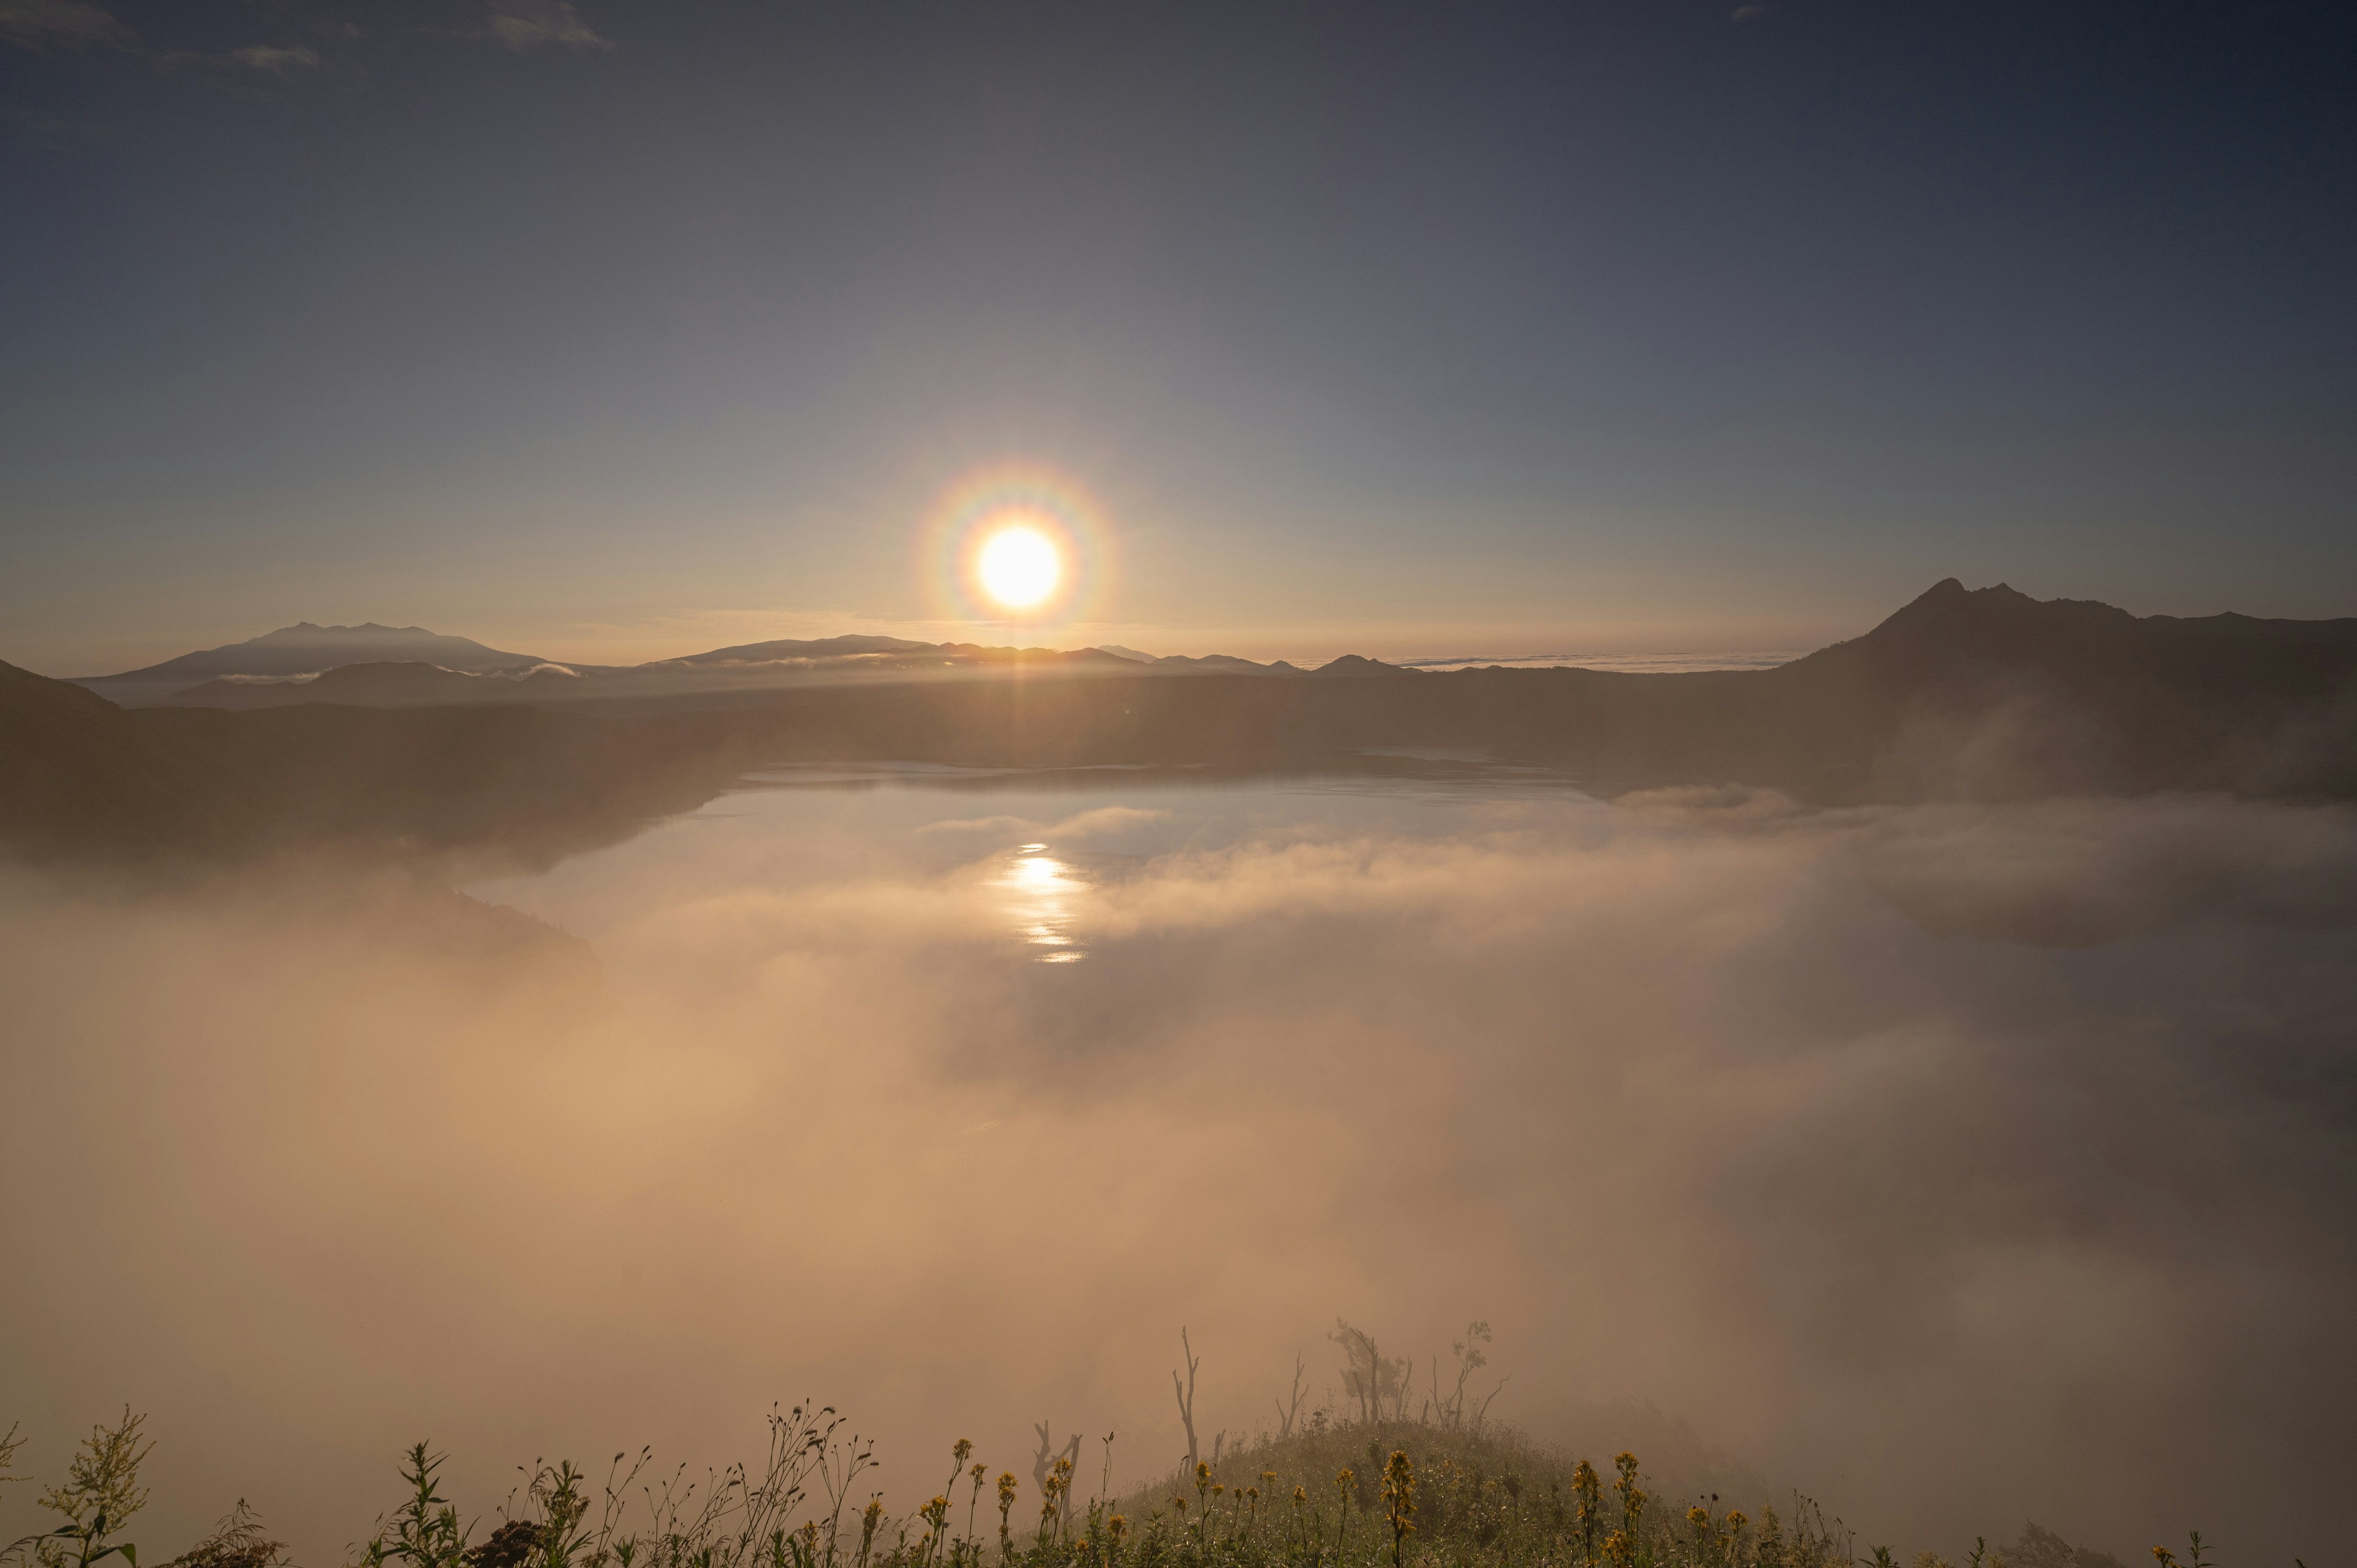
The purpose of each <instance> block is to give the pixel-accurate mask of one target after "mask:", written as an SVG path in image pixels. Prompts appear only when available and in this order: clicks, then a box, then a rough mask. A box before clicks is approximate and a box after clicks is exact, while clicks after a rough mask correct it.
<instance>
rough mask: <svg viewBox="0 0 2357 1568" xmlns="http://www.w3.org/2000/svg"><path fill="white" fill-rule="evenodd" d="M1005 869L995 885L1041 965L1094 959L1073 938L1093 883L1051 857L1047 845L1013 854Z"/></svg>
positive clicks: (1026, 847) (1019, 933) (1025, 847)
mask: <svg viewBox="0 0 2357 1568" xmlns="http://www.w3.org/2000/svg"><path fill="white" fill-rule="evenodd" d="M1004 867H1005V869H1004V870H1003V872H1002V873H1001V875H999V876H998V877H997V878H996V880H995V881H994V882H993V883H992V884H991V886H994V887H997V888H999V889H1001V890H1003V891H1004V892H1005V893H1006V896H1007V897H1006V908H1007V912H1008V913H1009V914H1010V915H1012V916H1013V917H1014V918H1015V931H1016V934H1017V936H1019V937H1021V938H1022V939H1023V940H1024V941H1026V942H1028V943H1029V944H1030V945H1031V946H1033V947H1036V948H1041V949H1045V951H1042V952H1039V953H1038V954H1035V955H1034V957H1035V958H1036V959H1037V961H1039V962H1040V963H1078V962H1080V961H1081V960H1082V959H1083V958H1085V957H1087V956H1088V955H1087V954H1086V953H1085V952H1084V951H1083V950H1082V948H1081V946H1080V944H1079V942H1078V941H1077V940H1075V939H1074V937H1073V935H1072V930H1073V927H1074V926H1075V925H1076V924H1077V923H1078V921H1079V914H1080V911H1079V905H1080V897H1081V894H1082V892H1083V891H1084V890H1085V888H1086V886H1087V884H1086V883H1084V882H1082V879H1081V878H1080V877H1079V876H1078V875H1074V873H1073V871H1072V868H1071V866H1069V865H1065V864H1064V863H1063V862H1062V861H1060V860H1058V859H1057V858H1056V857H1055V856H1054V855H1052V854H1049V853H1048V846H1047V845H1046V844H1044V843H1027V844H1024V845H1022V846H1021V847H1019V848H1017V849H1016V850H1013V851H1011V852H1010V853H1009V854H1007V856H1006V860H1005V862H1004Z"/></svg>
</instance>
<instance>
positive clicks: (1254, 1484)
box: [0, 1407, 2203, 1568]
mask: <svg viewBox="0 0 2357 1568" xmlns="http://www.w3.org/2000/svg"><path fill="white" fill-rule="evenodd" d="M844 1431H845V1426H844V1423H843V1421H842V1420H841V1418H840V1417H838V1416H837V1415H836V1414H835V1412H833V1411H832V1410H827V1409H814V1408H811V1407H797V1408H795V1409H794V1410H792V1411H791V1412H773V1413H772V1415H771V1417H770V1449H769V1453H768V1454H767V1455H766V1456H765V1457H764V1458H763V1459H761V1460H760V1461H759V1462H756V1463H754V1464H751V1465H743V1466H733V1467H731V1468H730V1469H728V1470H727V1471H726V1472H722V1473H720V1474H717V1475H709V1476H705V1477H689V1476H687V1475H686V1474H685V1473H684V1472H683V1471H681V1472H674V1473H673V1474H672V1475H670V1476H669V1477H662V1476H660V1475H656V1474H654V1473H652V1472H651V1466H650V1458H651V1456H650V1455H647V1454H644V1453H641V1454H640V1455H638V1456H637V1458H636V1460H635V1462H634V1461H633V1460H632V1459H631V1458H630V1456H629V1455H616V1457H615V1461H614V1465H613V1467H612V1469H611V1471H610V1473H609V1474H608V1476H607V1477H605V1478H604V1479H603V1480H602V1481H600V1480H598V1479H597V1478H594V1477H589V1476H587V1475H586V1474H585V1473H584V1472H582V1471H580V1470H578V1469H576V1468H575V1467H574V1466H572V1465H571V1464H569V1463H567V1464H562V1465H556V1466H542V1467H540V1468H539V1469H538V1470H537V1471H536V1472H534V1473H533V1475H532V1478H531V1480H530V1482H529V1483H528V1484H527V1485H526V1486H524V1487H520V1488H519V1489H518V1490H516V1491H515V1492H513V1493H511V1494H510V1495H509V1497H508V1498H506V1499H505V1501H504V1502H503V1503H499V1504H497V1505H496V1506H495V1507H493V1508H491V1509H484V1507H483V1503H484V1502H486V1501H489V1500H490V1499H466V1500H464V1502H463V1503H462V1502H461V1501H459V1500H454V1499H451V1498H445V1497H444V1495H443V1494H442V1492H441V1490H440V1487H439V1481H438V1475H437V1472H438V1470H439V1468H440V1465H441V1458H440V1456H439V1455H436V1454H435V1453H433V1451H432V1450H431V1448H430V1447H429V1445H427V1444H416V1445H415V1446H414V1447H413V1448H412V1449H411V1450H410V1451H409V1452H408V1454H407V1455H404V1458H403V1459H402V1461H401V1465H400V1479H399V1483H398V1485H399V1487H400V1490H399V1492H398V1493H397V1494H395V1495H394V1497H393V1498H391V1499H389V1500H392V1501H393V1509H392V1510H391V1511H390V1512H388V1513H386V1514H384V1515H382V1516H381V1517H380V1518H378V1519H377V1520H375V1521H374V1523H373V1525H370V1524H367V1523H366V1522H364V1521H361V1520H354V1521H353V1523H354V1525H355V1527H356V1529H355V1533H356V1534H360V1535H361V1536H362V1542H361V1545H360V1546H359V1547H358V1548H357V1549H356V1550H355V1551H354V1552H353V1553H352V1568H395V1565H398V1568H1832V1565H1833V1564H1836V1563H1840V1564H1847V1563H1873V1564H1877V1565H1879V1568H1889V1565H1891V1564H1912V1565H1913V1568H1965V1565H1970V1568H2121V1565H2120V1564H2119V1563H2118V1562H2117V1560H2116V1559H2115V1558H2113V1557H2111V1556H2109V1555H2107V1554H2105V1553H2103V1552H2093V1551H2089V1550H2086V1549H2083V1548H2078V1547H2073V1546H2072V1545H2071V1544H2070V1543H2069V1542H2067V1541H2063V1540H2062V1539H2061V1537H2060V1536H2058V1535H2056V1534H2054V1533H2053V1532H2052V1531H2050V1530H2042V1529H2040V1527H2038V1526H2036V1525H2034V1524H2033V1525H2029V1526H2027V1527H2025V1528H2024V1529H2023V1530H2022V1531H2021V1533H2020V1535H2019V1537H2018V1539H2017V1541H2015V1543H2014V1544H2013V1545H2012V1546H2011V1547H2010V1548H2007V1549H2005V1550H2002V1551H2000V1550H1995V1549H1991V1548H1988V1547H1986V1545H1981V1546H1976V1548H1975V1550H1974V1551H1972V1552H1969V1553H1967V1554H1965V1555H1964V1557H1963V1559H1962V1560H1961V1562H1960V1563H1950V1561H1949V1560H1948V1559H1945V1558H1943V1557H1940V1556H1938V1555H1937V1554H1935V1553H1933V1552H1905V1551H1900V1550H1896V1549H1894V1548H1892V1547H1889V1546H1886V1545H1879V1544H1877V1545H1872V1546H1868V1545H1866V1544H1865V1543H1862V1542H1860V1541H1858V1540H1857V1538H1856V1536H1855V1535H1854V1533H1853V1532H1852V1531H1850V1530H1848V1529H1846V1527H1845V1526H1844V1525H1843V1524H1842V1523H1841V1522H1840V1520H1838V1519H1835V1518H1832V1517H1830V1516H1828V1515H1827V1514H1826V1513H1825V1512H1824V1510H1823V1509H1820V1508H1819V1507H1818V1506H1817V1505H1816V1504H1815V1503H1813V1502H1812V1501H1810V1500H1809V1499H1807V1498H1799V1497H1792V1498H1786V1499H1785V1500H1784V1502H1783V1504H1782V1506H1781V1507H1779V1506H1777V1505H1775V1504H1773V1503H1770V1502H1767V1501H1765V1500H1762V1501H1761V1502H1760V1503H1758V1504H1756V1505H1754V1509H1746V1508H1744V1507H1742V1506H1740V1504H1739V1503H1738V1502H1737V1501H1736V1500H1734V1499H1722V1498H1712V1497H1702V1498H1692V1499H1686V1498H1677V1497H1674V1496H1667V1495H1664V1494H1663V1491H1662V1490H1661V1489H1660V1488H1659V1487H1657V1485H1656V1483H1655V1482H1654V1480H1653V1478H1652V1477H1651V1476H1650V1475H1648V1474H1647V1472H1646V1471H1645V1469H1644V1468H1643V1465H1642V1462H1641V1460H1640V1459H1639V1457H1638V1456H1637V1455H1633V1454H1628V1453H1622V1454H1620V1455H1613V1456H1611V1457H1610V1458H1609V1460H1605V1461H1604V1462H1602V1463H1601V1464H1593V1463H1590V1462H1588V1461H1587V1460H1585V1459H1582V1458H1578V1457H1575V1456H1574V1455H1569V1454H1566V1453H1562V1452H1560V1451H1557V1450H1555V1449H1553V1448H1550V1447H1548V1446H1546V1445H1544V1444H1539V1443H1535V1442H1534V1441H1533V1440H1531V1439H1530V1438H1529V1437H1527V1436H1525V1435H1523V1434H1520V1433H1517V1432H1515V1431H1514V1430H1512V1428H1509V1427H1503V1426H1499V1425H1494V1424H1487V1423H1478V1422H1476V1421H1469V1420H1466V1419H1464V1418H1463V1415H1462V1412H1457V1413H1455V1414H1451V1413H1450V1412H1441V1413H1440V1414H1439V1415H1438V1416H1437V1417H1436V1418H1434V1419H1427V1420H1398V1419H1392V1420H1383V1419H1374V1420H1358V1421H1344V1422H1335V1421H1331V1420H1327V1419H1320V1418H1318V1417H1316V1416H1313V1417H1311V1418H1310V1419H1309V1420H1308V1422H1307V1423H1304V1424H1303V1426H1302V1429H1301V1430H1300V1431H1298V1432H1296V1433H1294V1434H1290V1435H1287V1436H1282V1437H1269V1438H1263V1439H1260V1440H1257V1441H1253V1442H1249V1443H1246V1444H1243V1445H1242V1446H1241V1447H1238V1448H1236V1449H1233V1450H1228V1449H1226V1448H1225V1445H1224V1444H1222V1451H1221V1452H1220V1454H1219V1455H1218V1460H1217V1463H1216V1464H1215V1463H1213V1461H1212V1460H1211V1459H1210V1458H1203V1459H1200V1460H1199V1462H1198V1463H1197V1464H1196V1465H1195V1466H1192V1467H1191V1468H1189V1467H1184V1466H1182V1467H1181V1468H1179V1470H1177V1471H1175V1472H1174V1473H1173V1474H1171V1475H1169V1476H1168V1477H1165V1478H1164V1479H1163V1480H1161V1481H1160V1482H1158V1483H1157V1484H1155V1485H1152V1486H1148V1487H1141V1488H1138V1489H1136V1490H1135V1491H1132V1492H1130V1493H1128V1494H1127V1495H1125V1496H1122V1497H1118V1498H1112V1499H1110V1500H1108V1499H1106V1498H1103V1496H1102V1495H1099V1496H1097V1497H1095V1498H1092V1500H1090V1501H1087V1502H1085V1503H1083V1502H1081V1501H1078V1500H1077V1494H1084V1493H1086V1492H1088V1491H1089V1490H1091V1489H1092V1488H1091V1487H1089V1485H1088V1482H1087V1480H1085V1479H1083V1478H1082V1477H1079V1476H1078V1475H1076V1473H1075V1472H1076V1469H1077V1463H1076V1461H1077V1460H1080V1459H1082V1458H1087V1457H1094V1456H1093V1455H1087V1456H1084V1455H1077V1454H1076V1452H1075V1450H1076V1449H1077V1447H1078V1444H1073V1445H1071V1447H1068V1448H1067V1449H1066V1451H1065V1453H1064V1454H1062V1455H1055V1456H1052V1457H1051V1456H1050V1455H1049V1454H1048V1452H1047V1444H1046V1441H1045V1438H1044V1435H1043V1439H1042V1445H1041V1449H1042V1451H1041V1453H1040V1454H1039V1455H1037V1456H1035V1458H1034V1460H1033V1461H1032V1462H1031V1464H1030V1465H1029V1466H1028V1468H1030V1470H1031V1472H1032V1477H1033V1478H1032V1480H1031V1481H1030V1482H1029V1483H1028V1484H1027V1483H1026V1482H1024V1481H1023V1480H1022V1479H1021V1478H1019V1477H1017V1475H1016V1474H1015V1473H1014V1472H1013V1471H1012V1470H1001V1469H997V1468H996V1466H992V1465H990V1464H988V1463H985V1462H984V1461H982V1460H980V1459H978V1458H977V1457H976V1455H975V1453H974V1447H973V1445H972V1444H968V1443H965V1442H960V1443H958V1444H955V1445H954V1446H953V1447H952V1449H951V1450H950V1454H949V1458H950V1461H951V1466H950V1469H949V1471H948V1476H947V1479H946V1480H945V1482H944V1483H943V1484H942V1487H941V1489H940V1490H939V1491H938V1492H937V1493H935V1494H934V1495H933V1496H932V1497H931V1498H930V1499H928V1500H924V1501H918V1500H916V1499H915V1498H890V1499H888V1498H885V1497H884V1496H883V1495H882V1493H880V1492H879V1491H878V1490H877V1488H876V1487H875V1485H874V1482H875V1479H876V1470H875V1456H874V1452H873V1450H872V1448H867V1447H864V1446H862V1445H860V1444H857V1443H856V1442H855V1441H853V1440H849V1439H846V1438H845V1437H844V1436H843V1433H844ZM14 1439H15V1434H14V1432H13V1431H12V1432H11V1433H10V1434H7V1435H6V1436H5V1437H0V1483H5V1481H7V1480H9V1479H12V1478H15V1479H22V1478H21V1477H10V1476H9V1473H8V1471H9V1460H10V1458H11V1456H12V1455H13V1452H14V1450H15V1448H16V1443H15V1441H14ZM149 1446H150V1445H149V1444H147V1443H146V1441H145V1439H144V1437H143V1436H142V1435H141V1432H140V1418H139V1417H137V1416H135V1415H133V1414H131V1413H130V1412H124V1417H123V1418H122V1419H121V1420H120V1421H118V1422H117V1423H113V1425H110V1426H102V1427H100V1428H98V1429H96V1430H95V1431H93V1432H92V1434H91V1436H90V1438H89V1440H88V1441H87V1442H85V1443H84V1444H83V1445H82V1448H81V1452H80V1453H79V1454H78V1455H76V1456H75V1458H74V1460H73V1461H72V1464H71V1466H70V1469H69V1473H68V1474H67V1476H66V1477H64V1478H63V1479H62V1480H61V1481H59V1483H58V1484H56V1485H54V1486H52V1487H48V1488H46V1489H45V1490H44V1492H43V1494H42V1496H41V1497H40V1498H39V1505H40V1507H41V1508H42V1509H46V1510H47V1518H46V1521H45V1530H46V1533H42V1534H38V1535H34V1536H28V1537H27V1538H25V1539H24V1540H20V1541H16V1542H15V1543H14V1544H13V1545H10V1546H8V1547H7V1548H6V1549H5V1551H0V1563H6V1564H9V1565H10V1568H95V1564H97V1563H101V1562H102V1561H105V1560H107V1559H109V1558H111V1557H113V1556H115V1555H118V1554H119V1555H120V1556H121V1557H122V1558H123V1559H124V1568H137V1563H138V1561H139V1560H140V1558H141V1557H143V1556H144V1558H145V1561H146V1562H147V1563H149V1564H150V1568H154V1565H156V1564H158V1563H164V1564H166V1565H167V1568H285V1564H286V1563H287V1557H286V1552H285V1547H284V1546H283V1545H281V1544H280V1543H278V1542H277V1541H274V1540H272V1539H271V1537H270V1535H269V1534H268V1532H267V1530H266V1529H265V1528H264V1521H263V1520H258V1519H256V1518H255V1517H254V1516H253V1515H252V1514H251V1513H249V1512H248V1511H247V1510H246V1509H245V1506H244V1505H243V1504H242V1503H240V1504H238V1505H237V1507H236V1509H234V1510H233V1511H232V1512H231V1515H230V1516H229V1517H228V1518H227V1519H225V1520H223V1521H222V1523H221V1528H220V1530H217V1531H216V1532H215V1533H214V1534H213V1535H211V1536H210V1537H209V1538H208V1539H206V1540H204V1541H199V1542H197V1543H195V1544H193V1545H188V1546H186V1547H185V1548H183V1549H181V1550H179V1551H178V1555H175V1556H170V1557H168V1559H167V1553H168V1552H172V1551H173V1549H174V1548H175V1547H176V1546H178V1544H179V1543H176V1542H165V1541H146V1540H143V1539H141V1532H140V1530H139V1529H138V1521H137V1515H138V1513H139V1511H140V1509H141V1507H142V1506H143V1505H144V1504H145V1501H146V1492H145V1488H144V1487H142V1486H141V1484H140V1479H139V1470H140V1466H141V1464H142V1462H143V1461H144V1460H145V1457H146V1455H147V1453H148V1449H149ZM1107 1467H1108V1468H1109V1464H1108V1466H1107ZM387 1479H388V1481H389V1482H391V1481H392V1479H393V1469H392V1466H388V1469H387ZM1755 1510H1756V1511H1755ZM2155 1556H2156V1557H2157V1558H2158V1560H2159V1561H2160V1563H2162V1564H2163V1568H2169V1564H2170V1563H2172V1562H2173V1561H2174V1560H2173V1559H2172V1558H2171V1556H2170V1555H2169V1554H2168V1553H2166V1552H2162V1551H2161V1550H2160V1549H2158V1548H2156V1549H2155ZM2188 1561H2189V1563H2200V1562H2202V1561H2203V1557H2202V1554H2201V1551H2200V1549H2199V1538H2198V1537H2197V1538H2196V1549H2195V1551H2194V1552H2192V1554H2191V1555H2190V1558H2189V1559H2188Z"/></svg>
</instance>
